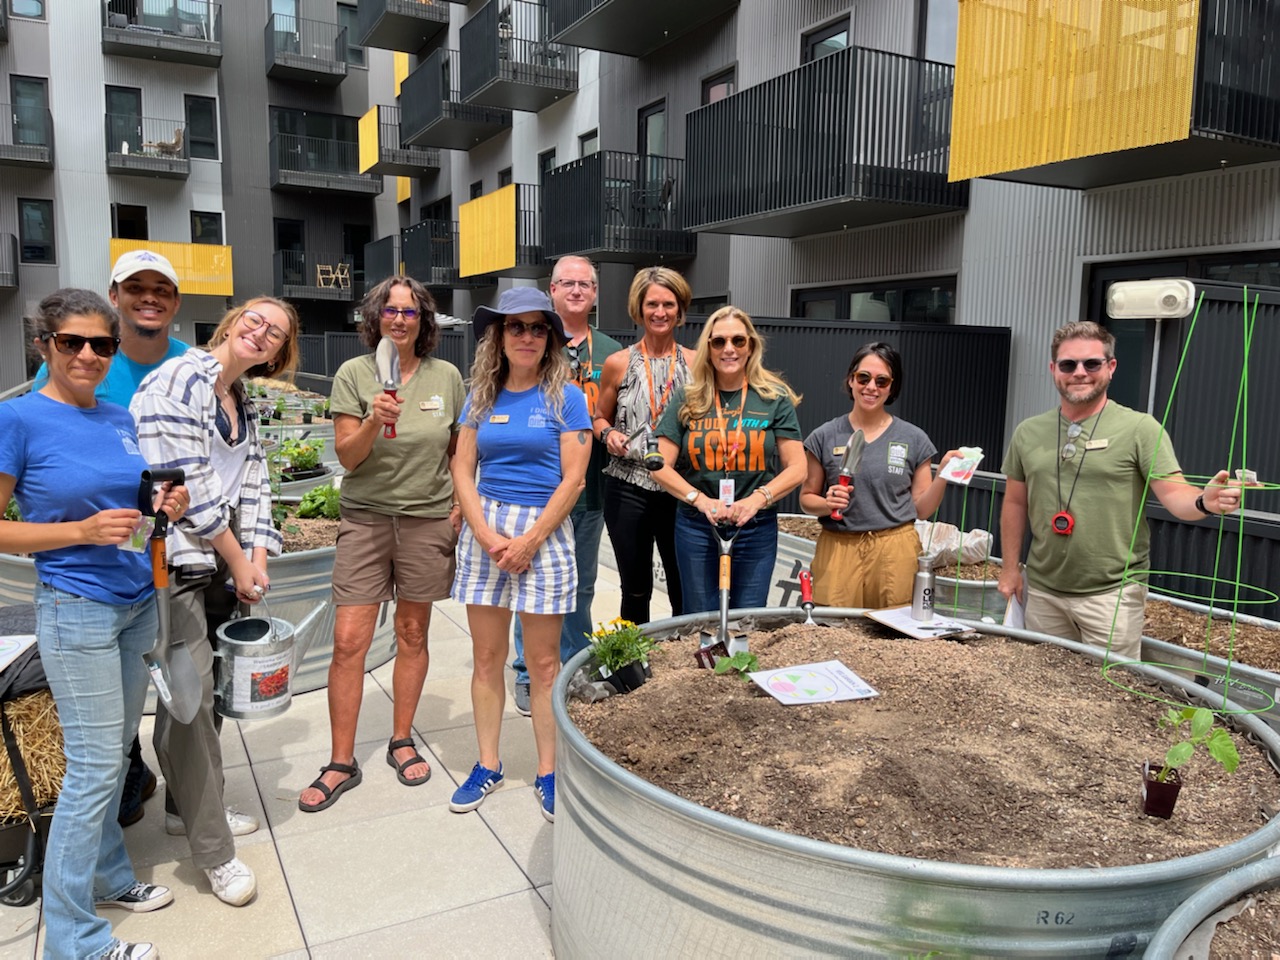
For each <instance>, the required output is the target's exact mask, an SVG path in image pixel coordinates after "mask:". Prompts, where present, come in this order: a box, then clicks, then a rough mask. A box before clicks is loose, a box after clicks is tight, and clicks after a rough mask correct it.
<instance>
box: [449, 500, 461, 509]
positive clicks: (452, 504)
mask: <svg viewBox="0 0 1280 960" xmlns="http://www.w3.org/2000/svg"><path fill="white" fill-rule="evenodd" d="M460 506H462V504H461V503H459V502H458V501H457V500H455V501H453V503H451V504H449V509H450V510H453V509H456V508H457V507H460Z"/></svg>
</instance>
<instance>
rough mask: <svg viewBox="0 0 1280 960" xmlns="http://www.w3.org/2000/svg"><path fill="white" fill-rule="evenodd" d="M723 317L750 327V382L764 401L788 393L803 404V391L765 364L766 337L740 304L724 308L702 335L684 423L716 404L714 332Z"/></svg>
mask: <svg viewBox="0 0 1280 960" xmlns="http://www.w3.org/2000/svg"><path fill="white" fill-rule="evenodd" d="M721 320H738V321H741V323H742V325H743V326H744V327H746V328H747V339H748V340H750V341H751V353H750V355H749V356H748V357H747V370H746V373H747V384H748V386H750V387H751V389H752V390H754V391H755V392H756V393H758V394H759V395H760V397H761V398H762V399H764V400H774V399H777V398H778V397H781V396H785V397H787V398H788V399H789V400H790V401H791V402H792V403H793V404H795V405H796V406H799V404H800V399H801V397H800V394H798V393H796V392H795V391H794V390H792V389H791V387H790V385H788V383H787V381H785V380H783V379H782V378H781V377H780V376H778V375H777V374H776V373H773V372H772V371H770V370H766V369H765V367H764V338H763V337H761V336H760V334H759V333H758V332H757V331H756V325H755V324H754V323H752V322H751V318H750V317H749V316H747V315H746V314H745V313H744V312H743V311H741V310H739V309H738V308H737V307H734V306H728V307H721V308H720V309H719V310H717V311H716V312H715V313H713V314H712V315H711V316H710V317H708V318H707V322H706V323H705V324H704V325H703V327H702V333H701V334H699V335H698V347H697V351H696V352H695V354H694V357H693V366H692V368H691V369H690V371H689V373H690V377H689V383H688V385H686V387H685V391H684V403H683V404H681V406H680V412H679V417H680V422H681V423H688V422H689V421H690V420H697V419H698V418H700V417H705V416H707V415H708V414H709V413H710V412H711V410H712V408H713V407H714V406H715V405H716V398H715V390H716V368H715V367H714V366H713V365H712V363H711V331H712V330H714V329H715V326H716V324H717V323H719V322H720V321H721Z"/></svg>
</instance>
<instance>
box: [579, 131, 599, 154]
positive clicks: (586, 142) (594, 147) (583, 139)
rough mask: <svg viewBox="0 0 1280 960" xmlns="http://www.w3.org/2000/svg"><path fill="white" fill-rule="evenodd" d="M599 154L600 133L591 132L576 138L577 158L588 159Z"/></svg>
mask: <svg viewBox="0 0 1280 960" xmlns="http://www.w3.org/2000/svg"><path fill="white" fill-rule="evenodd" d="M599 152H600V131H599V130H592V131H591V132H590V133H584V134H583V135H582V136H580V137H578V156H580V157H589V156H591V155H592V154H593V153H599Z"/></svg>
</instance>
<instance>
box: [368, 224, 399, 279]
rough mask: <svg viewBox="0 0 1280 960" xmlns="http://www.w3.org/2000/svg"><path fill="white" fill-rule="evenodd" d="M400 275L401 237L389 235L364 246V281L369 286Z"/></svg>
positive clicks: (394, 234)
mask: <svg viewBox="0 0 1280 960" xmlns="http://www.w3.org/2000/svg"><path fill="white" fill-rule="evenodd" d="M399 273H400V235H399V234H397V233H392V234H389V235H387V236H385V237H383V238H382V239H380V240H374V241H373V242H372V243H366V244H365V245H364V279H365V283H366V284H368V285H369V286H371V287H372V286H374V285H375V284H379V283H381V282H382V281H383V280H385V279H387V277H394V276H396V275H397V274H399Z"/></svg>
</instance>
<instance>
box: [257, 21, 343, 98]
mask: <svg viewBox="0 0 1280 960" xmlns="http://www.w3.org/2000/svg"><path fill="white" fill-rule="evenodd" d="M263 38H264V40H265V43H266V49H267V76H268V77H271V78H272V79H274V80H301V81H303V82H305V83H317V84H319V85H320V86H324V87H336V86H337V85H338V84H340V83H341V82H342V81H343V80H344V79H346V76H347V28H346V27H340V26H338V25H337V24H336V23H323V22H321V21H319V20H302V19H300V18H298V17H286V16H284V15H282V14H279V13H274V14H272V15H271V19H270V20H268V21H267V26H266V29H265V31H264V32H263Z"/></svg>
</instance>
